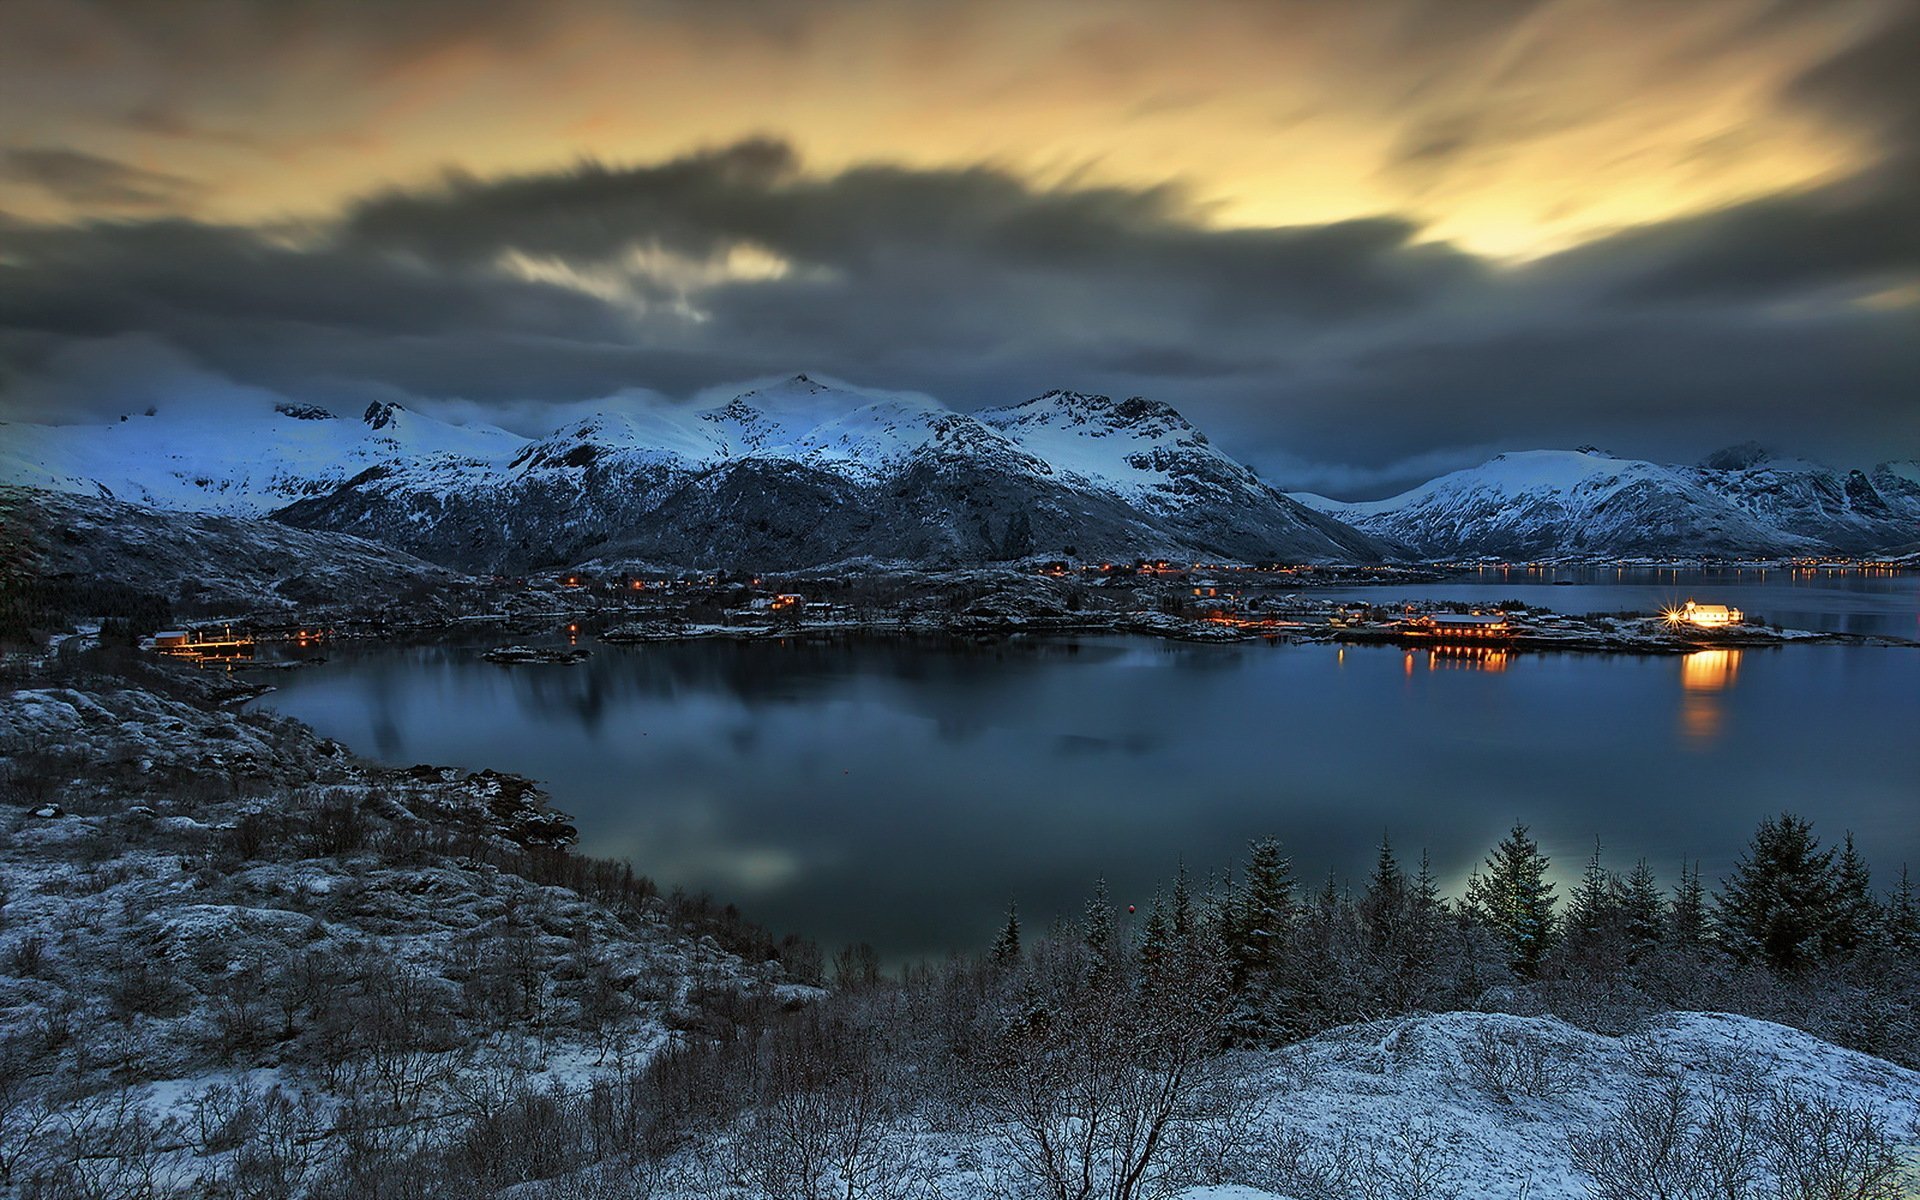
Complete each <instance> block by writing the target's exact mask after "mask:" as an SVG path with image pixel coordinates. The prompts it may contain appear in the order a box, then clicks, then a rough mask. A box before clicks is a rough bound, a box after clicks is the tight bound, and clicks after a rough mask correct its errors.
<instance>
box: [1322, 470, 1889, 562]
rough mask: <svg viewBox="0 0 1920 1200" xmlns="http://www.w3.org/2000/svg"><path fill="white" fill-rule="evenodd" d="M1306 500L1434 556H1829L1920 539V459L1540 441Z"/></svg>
mask: <svg viewBox="0 0 1920 1200" xmlns="http://www.w3.org/2000/svg"><path fill="white" fill-rule="evenodd" d="M1293 498H1294V499H1296V500H1299V501H1301V502H1302V503H1305V504H1307V505H1309V506H1311V507H1313V508H1315V509H1318V510H1319V511H1321V512H1323V513H1326V514H1328V515H1329V516H1333V517H1337V518H1338V519H1340V520H1342V521H1345V522H1347V523H1348V524H1351V525H1353V526H1354V527H1355V528H1357V529H1360V530H1362V531H1364V532H1367V533H1371V534H1373V535H1375V536H1376V537H1380V538H1385V539H1389V540H1392V541H1396V542H1399V543H1401V544H1402V545H1404V546H1406V547H1408V548H1409V549H1411V550H1412V551H1413V552H1414V553H1416V554H1418V555H1419V556H1421V557H1423V558H1440V559H1445V558H1465V557H1477V556H1482V555H1497V556H1500V557H1507V558H1532V557H1546V556H1556V555H1580V554H1596V555H1615V556H1618V555H1641V554H1646V555H1664V554H1703V553H1706V554H1730V555H1745V554H1753V555H1784V554H1808V553H1813V554H1818V553H1830V552H1834V551H1845V552H1874V551H1883V550H1892V549H1898V548H1901V547H1904V546H1907V545H1909V544H1911V543H1913V542H1915V541H1920V466H1916V464H1913V463H1885V464H1882V465H1881V466H1880V467H1878V468H1876V469H1875V470H1874V471H1873V472H1872V473H1870V474H1869V473H1867V472H1863V471H1858V470H1855V471H1835V470H1833V469H1831V468H1828V467H1824V466H1822V465H1820V464H1818V463H1813V462H1807V461H1805V460H1800V459H1776V458H1774V457H1772V456H1770V455H1768V454H1767V453H1766V452H1765V451H1763V450H1760V449H1759V448H1758V447H1755V446H1739V447H1734V448H1731V449H1729V450H1723V451H1721V452H1719V453H1717V454H1714V455H1711V456H1709V457H1708V458H1707V459H1706V460H1705V461H1704V462H1702V463H1701V464H1700V465H1698V466H1663V465H1661V464H1658V463H1651V462H1643V461H1639V460H1635V459H1624V458H1615V457H1613V456H1612V455H1609V454H1604V453H1602V452H1600V451H1598V450H1593V449H1586V450H1529V451H1521V452H1514V453H1508V454H1501V455H1498V456H1496V457H1495V458H1493V459H1491V460H1490V461H1488V462H1485V463H1482V464H1481V465H1480V466H1477V467H1470V468H1467V469H1466V470H1462V471H1455V472H1453V473H1452V474H1450V475H1443V476H1441V477H1440V478H1438V479H1435V480H1432V481H1430V482H1428V483H1424V484H1421V485H1420V486H1419V487H1416V488H1413V489H1412V490H1410V491H1407V492H1403V493H1401V494H1400V495H1398V496H1393V497H1390V498H1388V499H1385V500H1372V501H1362V502H1343V501H1337V500H1330V499H1327V498H1326V497H1324V496H1316V495H1312V494H1310V493H1294V494H1293Z"/></svg>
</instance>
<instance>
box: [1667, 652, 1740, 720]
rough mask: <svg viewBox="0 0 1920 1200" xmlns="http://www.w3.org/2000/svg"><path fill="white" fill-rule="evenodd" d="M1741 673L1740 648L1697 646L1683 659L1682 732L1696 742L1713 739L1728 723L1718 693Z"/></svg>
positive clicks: (1681, 679)
mask: <svg viewBox="0 0 1920 1200" xmlns="http://www.w3.org/2000/svg"><path fill="white" fill-rule="evenodd" d="M1739 675H1740V651H1738V650H1695V651H1694V652H1693V653H1691V654H1689V655H1687V656H1686V657H1685V658H1682V659H1681V660H1680V687H1681V689H1682V690H1683V691H1684V693H1685V695H1684V697H1683V699H1682V700H1681V702H1680V732H1681V733H1682V734H1684V735H1685V736H1686V737H1687V738H1689V739H1691V740H1693V741H1696V742H1705V741H1711V740H1712V739H1714V738H1716V737H1718V736H1719V734H1720V729H1721V727H1722V726H1723V725H1724V724H1725V723H1726V709H1725V707H1724V706H1723V704H1722V702H1721V698H1720V696H1719V695H1718V694H1717V693H1720V692H1724V691H1726V690H1727V689H1728V688H1731V687H1732V686H1733V685H1734V683H1735V681H1736V680H1737V679H1738V678H1739Z"/></svg>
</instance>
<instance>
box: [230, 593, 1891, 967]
mask: <svg viewBox="0 0 1920 1200" xmlns="http://www.w3.org/2000/svg"><path fill="white" fill-rule="evenodd" d="M1562 590H1565V589H1562ZM564 636H565V630H564V628H562V629H559V630H556V637H555V638H554V639H553V640H554V641H555V642H559V641H561V640H563V639H564ZM580 640H581V641H582V642H583V643H589V642H590V641H591V638H590V637H589V636H588V635H587V634H585V633H584V632H583V633H582V634H581V637H580ZM485 648H486V647H485V645H484V644H482V645H476V646H471V647H447V646H428V647H412V648H408V647H398V646H371V647H352V646H346V645H342V646H339V647H337V648H336V649H335V650H334V651H333V652H332V653H331V655H330V658H331V661H329V662H328V663H327V664H326V665H324V666H319V667H314V668H308V669H302V670H300V671H293V672H287V673H284V674H281V675H277V676H275V677H274V679H273V681H272V682H273V683H274V684H275V685H276V687H277V688H278V690H276V691H274V692H272V693H270V694H269V695H267V696H266V697H264V698H263V699H262V701H261V703H263V704H265V705H268V706H271V707H273V708H276V709H279V710H281V711H284V712H286V713H289V714H290V715H292V716H295V717H298V718H300V719H302V720H305V721H307V722H309V723H310V724H312V725H314V726H315V727H317V728H318V729H319V730H320V731H321V732H322V733H324V734H327V735H328V736H331V737H335V738H338V739H339V740H341V741H343V742H345V743H346V744H348V745H349V746H352V747H354V748H355V749H357V750H360V751H362V752H370V753H374V754H377V755H378V756H379V757H381V758H383V759H385V760H387V761H390V762H395V763H399V764H410V763H416V762H435V763H447V764H455V765H460V766H464V767H468V768H470V769H478V768H480V767H488V766H491V767H497V768H500V769H503V770H510V771H518V772H521V773H523V774H527V775H530V776H533V777H534V778H537V779H540V780H542V781H543V782H544V783H545V784H546V785H547V786H548V787H549V788H550V790H551V791H552V793H553V795H554V798H555V801H556V802H557V803H558V804H559V805H560V806H561V807H562V808H564V809H566V810H567V811H568V812H570V813H571V814H573V815H574V817H575V819H576V824H577V825H578V826H579V828H580V830H581V836H582V848H583V849H585V850H587V851H588V852H589V853H593V854H600V855H610V856H618V857H623V858H626V859H628V860H630V861H631V862H632V863H633V865H634V867H635V869H636V870H639V871H643V872H646V873H648V874H650V875H652V876H654V877H655V878H656V879H657V880H659V881H660V882H661V883H662V884H663V886H667V887H672V886H683V887H686V888H688V889H690V890H694V891H699V890H711V891H712V892H713V893H714V894H716V895H717V896H720V897H723V898H725V899H727V900H730V901H737V902H738V903H740V904H741V906H742V907H743V908H744V909H745V910H746V911H747V912H748V913H749V914H750V915H752V916H754V917H756V918H758V919H761V920H764V921H766V922H767V923H769V924H771V925H774V926H776V927H778V928H779V929H781V930H787V929H792V930H796V931H799V932H802V933H805V934H807V935H810V936H813V937H816V938H818V939H820V940H821V941H822V942H823V943H825V944H827V945H828V946H829V948H832V947H837V946H838V945H840V944H843V943H846V942H855V941H866V942H871V943H873V944H874V945H875V946H876V947H879V948H880V950H881V951H882V953H883V954H884V955H886V956H887V957H888V958H889V959H890V960H893V961H898V960H900V959H903V958H907V957H914V956H921V955H939V954H941V953H944V952H945V951H946V950H948V949H951V948H956V947H968V946H979V945H984V944H986V943H987V941H988V940H990V939H991V937H992V936H993V933H994V931H995V930H996V929H997V928H998V925H999V921H1000V914H1002V913H1004V912H1005V910H1006V904H1007V901H1008V900H1009V899H1014V900H1017V901H1018V902H1019V905H1020V910H1021V913H1022V915H1023V917H1027V918H1029V919H1030V920H1032V921H1033V922H1034V923H1035V924H1036V925H1044V924H1045V923H1046V922H1047V921H1048V920H1049V919H1051V918H1052V917H1053V916H1055V915H1071V914H1074V913H1076V912H1078V911H1079V909H1080V906H1081V903H1082V901H1083V900H1084V897H1085V894H1086V889H1087V887H1088V886H1089V885H1090V884H1091V882H1092V880H1093V879H1094V878H1095V877H1098V876H1105V877H1106V879H1107V880H1108V882H1109V884H1110V885H1111V887H1112V889H1113V893H1114V896H1115V898H1116V899H1119V900H1124V901H1125V902H1127V903H1136V902H1145V901H1148V900H1149V899H1150V896H1151V892H1152V889H1153V887H1154V886H1155V885H1156V884H1159V883H1163V882H1164V881H1165V879H1166V878H1167V876H1168V874H1169V873H1170V872H1171V871H1172V870H1173V868H1174V865H1175V863H1176V862H1177V861H1178V860H1179V859H1181V858H1183V857H1184V859H1185V861H1186V862H1187V863H1188V864H1189V865H1190V866H1192V867H1194V868H1195V869H1196V870H1198V871H1201V872H1205V871H1208V870H1212V869H1215V868H1219V867H1222V866H1225V865H1226V864H1227V863H1229V862H1230V861H1231V860H1232V859H1233V858H1234V857H1235V856H1237V855H1239V854H1241V853H1243V851H1244V849H1245V845H1246V842H1247V840H1248V839H1249V838H1251V837H1255V836H1259V835H1263V834H1268V833H1277V834H1279V835H1280V836H1282V837H1283V838H1285V839H1286V840H1287V842H1288V847H1289V850H1290V851H1291V852H1292V853H1293V855H1294V859H1295V862H1296V866H1297V868H1298V872H1299V874H1300V875H1301V877H1303V878H1316V879H1317V878H1320V877H1322V876H1323V875H1324V874H1325V873H1326V872H1327V871H1328V870H1329V869H1330V868H1331V869H1332V870H1334V871H1335V872H1337V873H1338V874H1339V875H1340V877H1341V878H1343V879H1346V880H1349V881H1352V882H1354V883H1355V884H1356V885H1358V883H1359V882H1360V881H1363V880H1364V879H1365V877H1366V873H1367V871H1368V869H1369V868H1370V866H1371V863H1372V849H1371V848H1372V847H1373V846H1375V845H1377V844H1378V840H1379V837H1380V834H1381V831H1382V830H1383V829H1385V830H1388V831H1389V832H1391V834H1392V836H1393V839H1394V842H1395V844H1396V845H1399V846H1404V847H1406V848H1408V849H1409V851H1417V850H1418V849H1420V848H1425V849H1428V850H1430V851H1431V852H1432V859H1433V863H1434V868H1435V870H1436V871H1437V872H1438V873H1439V874H1440V876H1441V877H1442V879H1443V880H1445V881H1447V883H1448V885H1449V886H1450V887H1454V888H1456V890H1457V885H1458V882H1459V880H1461V879H1462V878H1464V876H1465V875H1466V873H1467V871H1468V870H1469V869H1471V868H1472V867H1473V866H1474V865H1476V864H1477V863H1478V862H1479V861H1480V859H1481V858H1482V857H1483V856H1484V855H1485V854H1486V852H1487V849H1488V848H1489V847H1490V846H1491V845H1492V844H1493V843H1494V842H1495V841H1497V840H1498V838H1499V836H1500V835H1501V834H1502V833H1503V832H1504V831H1505V830H1506V828H1507V827H1508V826H1509V825H1510V824H1511V823H1512V822H1513V821H1514V820H1516V819H1521V820H1526V821H1528V822H1530V823H1532V824H1533V825H1534V828H1535V832H1536V833H1537V834H1538V835H1539V836H1541V837H1542V838H1543V839H1544V844H1545V845H1546V846H1547V849H1548V852H1549V853H1550V854H1552V855H1554V857H1555V864H1556V869H1558V868H1560V867H1562V866H1564V867H1565V868H1566V870H1567V871H1568V872H1570V873H1577V870H1578V864H1579V863H1580V862H1581V861H1582V860H1583V859H1584V857H1585V855H1586V853H1587V851H1588V850H1589V849H1590V848H1591V846H1592V842H1593V838H1594V837H1595V836H1596V835H1597V836H1599V837H1601V839H1602V840H1603V841H1604V842H1605V843H1606V844H1607V846H1608V847H1609V848H1612V847H1615V846H1618V847H1620V848H1621V851H1622V854H1623V855H1632V856H1635V857H1637V856H1638V855H1640V854H1645V855H1647V856H1648V857H1649V859H1650V860H1652V862H1653V864H1654V866H1655V868H1656V870H1658V871H1660V872H1661V873H1662V876H1663V880H1665V881H1668V882H1670V881H1671V875H1672V872H1673V871H1674V870H1675V869H1676V867H1677V864H1678V862H1679V861H1680V860H1681V858H1682V857H1685V858H1687V859H1688V860H1689V861H1691V860H1692V859H1694V858H1701V859H1704V860H1705V861H1704V866H1703V869H1704V870H1705V872H1706V874H1707V877H1708V878H1709V879H1713V878H1717V877H1718V875H1721V874H1724V873H1725V872H1726V871H1727V870H1729V869H1730V868H1731V865H1732V861H1733V859H1734V857H1735V856H1736V855H1737V854H1738V852H1739V850H1740V847H1741V846H1742V844H1743V843H1744V842H1745V840H1746V838H1747V836H1748V835H1749V834H1750V833H1751V832H1752V830H1753V826H1754V824H1755V823H1756V822H1757V821H1758V820H1759V819H1760V818H1761V817H1762V816H1767V815H1772V814H1774V813H1777V812H1779V811H1780V810H1781V809H1783V808H1792V809H1796V810H1801V811H1805V812H1806V813H1807V815H1809V816H1812V817H1814V818H1815V819H1816V820H1817V822H1818V823H1819V826H1820V830H1821V832H1822V834H1823V835H1828V836H1831V837H1838V836H1839V834H1840V833H1841V832H1842V831H1844V830H1847V829H1851V830H1853V831H1854V833H1855V835H1856V836H1857V837H1858V839H1859V842H1860V844H1861V845H1862V846H1867V847H1871V848H1872V853H1873V854H1874V855H1875V858H1876V861H1875V862H1874V864H1873V865H1874V867H1875V870H1876V871H1879V870H1881V869H1884V870H1886V871H1889V872H1895V873H1897V871H1898V869H1899V865H1900V863H1901V861H1903V860H1911V861H1915V862H1920V794H1916V793H1915V791H1914V789H1913V787H1912V782H1911V781H1912V780H1913V778H1914V777H1915V776H1916V774H1920V741H1916V740H1915V739H1914V738H1913V737H1912V730H1913V729H1914V728H1915V727H1916V725H1920V688H1916V686H1915V683H1916V680H1920V652H1915V651H1907V650H1894V649H1882V648H1865V647H1789V648H1787V649H1783V650H1779V651H1772V652H1768V653H1765V654H1761V653H1758V652H1749V653H1748V654H1747V655H1746V657H1745V659H1744V661H1741V659H1740V656H1739V654H1738V653H1737V652H1726V653H1720V652H1707V653H1702V654H1699V655H1696V656H1694V657H1692V658H1686V659H1682V660H1681V662H1680V664H1679V666H1678V668H1677V669H1676V667H1675V665H1674V662H1673V660H1672V659H1666V658H1640V657H1632V656H1611V657H1610V656H1598V655H1552V654H1529V655H1526V656H1523V657H1510V656H1508V655H1506V654H1503V653H1501V652H1500V649H1499V648H1496V647H1473V648H1471V649H1472V650H1473V651H1474V653H1470V654H1458V655H1456V654H1450V653H1447V652H1446V651H1444V650H1442V649H1441V648H1439V647H1432V648H1423V649H1421V650H1419V651H1417V652H1414V653H1412V654H1409V653H1406V652H1405V651H1403V650H1401V649H1398V648H1394V647H1372V646H1348V647H1343V648H1336V647H1332V646H1289V645H1277V646H1270V645H1266V644H1264V643H1256V644H1248V645H1230V646H1205V645H1186V644H1173V643H1164V642H1154V641H1142V640H1138V639H1126V638H1090V639H1083V640H1080V641H1077V642H1011V643H1002V644H998V645H987V646H979V645H971V644H966V643H955V644H946V643H940V644H929V643H908V642H875V641H851V642H842V643H835V644H821V643H808V642H799V641H796V642H793V643H789V644H784V645H774V644H768V643H746V644H743V643H728V642H709V643H691V644H680V645H648V646H636V647H616V646H607V645H594V647H593V650H594V653H593V657H592V658H590V659H589V660H588V661H587V662H585V663H583V664H580V665H578V666H529V667H511V668H509V667H500V666H495V665H493V664H490V663H486V662H483V661H481V660H480V659H479V651H480V650H482V649H485ZM1429 649H1431V650H1432V651H1433V652H1432V653H1431V654H1430V653H1429ZM1736 673H1737V676H1738V686H1737V687H1735V686H1733V684H1734V680H1735V676H1736ZM1676 676H1677V677H1676ZM1676 701H1677V702H1678V703H1679V704H1680V705H1682V706H1693V707H1691V708H1686V707H1683V711H1682V716H1681V720H1680V722H1679V723H1678V724H1677V725H1676V722H1675V719H1674V708H1675V705H1676ZM1689 712H1691V713H1692V714H1693V715H1692V716H1688V715H1687V714H1688V713H1689ZM1623 748H1631V750H1632V754H1633V762H1632V764H1631V773H1630V774H1629V773H1628V772H1627V764H1625V763H1624V762H1622V761H1621V760H1622V755H1623ZM1595 764H1615V765H1618V766H1619V767H1620V768H1621V769H1619V770H1605V769H1594V765H1595ZM1810 797H1818V807H1817V808H1816V807H1815V805H1814V803H1813V801H1812V800H1810V799H1809V798H1810ZM1716 856H1718V857H1717V858H1716Z"/></svg>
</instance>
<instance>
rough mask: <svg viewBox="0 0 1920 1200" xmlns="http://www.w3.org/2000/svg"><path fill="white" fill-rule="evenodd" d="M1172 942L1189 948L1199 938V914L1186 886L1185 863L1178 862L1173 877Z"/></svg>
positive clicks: (1189, 889)
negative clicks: (1177, 868)
mask: <svg viewBox="0 0 1920 1200" xmlns="http://www.w3.org/2000/svg"><path fill="white" fill-rule="evenodd" d="M1172 909H1173V912H1172V920H1173V940H1174V941H1175V942H1176V943H1178V944H1179V945H1181V946H1191V945H1193V944H1195V943H1196V942H1198V941H1199V938H1200V914H1199V912H1198V911H1197V910H1196V909H1195V908H1194V905H1193V891H1192V889H1191V888H1190V887H1189V886H1188V884H1187V863H1186V860H1185V859H1182V860H1181V861H1180V868H1179V870H1178V871H1176V872H1175V873H1174V876H1173V905H1172Z"/></svg>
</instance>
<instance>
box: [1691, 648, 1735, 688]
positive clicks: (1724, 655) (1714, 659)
mask: <svg viewBox="0 0 1920 1200" xmlns="http://www.w3.org/2000/svg"><path fill="white" fill-rule="evenodd" d="M1739 674H1740V652H1739V651H1738V650H1695V651H1694V652H1693V653H1691V654H1689V655H1687V656H1686V657H1685V658H1683V659H1681V660H1680V686H1681V687H1683V688H1685V689H1686V690H1687V691H1689V692H1722V691H1725V690H1726V689H1728V688H1730V687H1732V686H1733V684H1734V681H1735V680H1736V679H1737V678H1738V676H1739Z"/></svg>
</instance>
